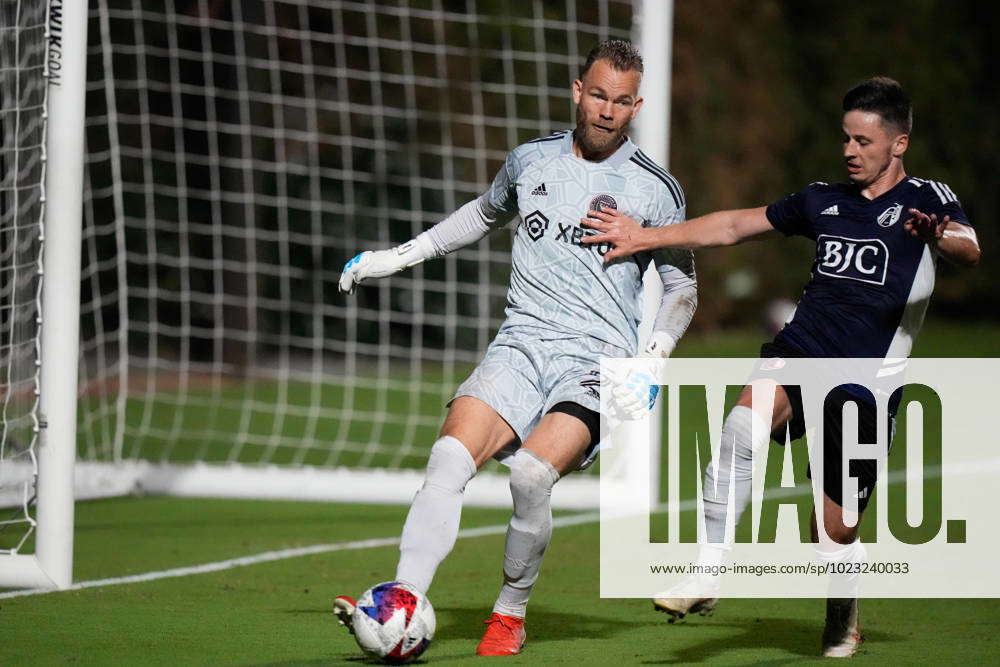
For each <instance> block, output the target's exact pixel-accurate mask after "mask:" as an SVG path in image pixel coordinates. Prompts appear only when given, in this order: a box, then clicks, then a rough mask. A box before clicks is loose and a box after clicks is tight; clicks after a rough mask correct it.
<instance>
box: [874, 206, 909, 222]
mask: <svg viewBox="0 0 1000 667" xmlns="http://www.w3.org/2000/svg"><path fill="white" fill-rule="evenodd" d="M902 212H903V205H902V204H900V203H898V202H897V203H896V204H893V205H892V206H890V207H889V208H887V209H885V210H884V211H882V214H881V215H880V216H879V217H878V224H879V226H880V227H892V226H893V225H894V224H896V223H897V222H898V221H899V216H900V214H901V213H902Z"/></svg>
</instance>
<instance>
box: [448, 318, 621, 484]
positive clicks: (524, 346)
mask: <svg viewBox="0 0 1000 667" xmlns="http://www.w3.org/2000/svg"><path fill="white" fill-rule="evenodd" d="M623 355H624V352H623V351H622V350H621V348H618V347H616V346H614V345H608V344H607V343H602V342H601V341H599V340H596V339H594V338H590V337H589V336H579V337H572V338H570V337H566V338H541V337H538V336H537V334H536V335H530V334H529V335H526V334H523V333H508V332H500V333H498V334H497V337H496V338H495V339H493V342H492V343H490V346H489V347H488V348H487V349H486V355H485V356H484V357H483V360H482V362H480V364H479V366H477V367H476V369H475V370H474V371H472V375H470V376H469V378H468V379H467V380H466V381H465V382H463V383H462V384H461V385H460V386H459V388H458V390H457V391H456V392H455V396H454V397H453V398H452V400H455V399H456V398H458V397H459V396H473V397H475V398H478V399H479V400H481V401H483V402H484V403H486V404H487V405H489V406H490V407H491V408H493V409H494V410H496V411H497V413H498V414H499V415H500V416H501V417H503V419H504V421H506V422H507V423H508V424H509V425H510V427H511V428H512V429H514V432H515V433H516V434H517V437H518V439H519V440H520V442H517V443H514V444H512V445H510V446H508V447H505V448H504V449H501V450H500V451H499V452H497V453H496V455H494V458H496V459H497V460H498V461H500V462H501V463H505V462H507V461H506V459H508V458H509V457H511V456H513V455H514V453H515V452H516V451H517V449H518V448H519V447H520V446H521V445H520V443H521V442H524V441H525V439H526V438H527V437H528V435H529V434H530V433H531V431H532V430H533V429H534V428H535V426H537V425H538V422H539V421H541V419H542V415H544V414H546V413H547V412H548V411H549V410H550V409H551V408H552V407H553V406H554V405H557V404H558V403H562V402H564V401H569V402H572V403H577V404H579V405H581V406H583V407H584V408H586V409H588V410H593V411H594V412H600V409H601V357H621V356H623ZM599 449H600V443H594V444H592V445H591V448H590V450H588V452H587V455H586V457H585V460H584V462H583V464H582V465H581V467H582V468H583V467H587V466H588V465H590V464H591V463H593V462H594V460H595V459H596V458H597V452H598V450H599Z"/></svg>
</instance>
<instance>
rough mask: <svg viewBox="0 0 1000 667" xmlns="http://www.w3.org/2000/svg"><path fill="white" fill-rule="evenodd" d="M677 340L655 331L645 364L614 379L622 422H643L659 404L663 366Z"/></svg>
mask: <svg viewBox="0 0 1000 667" xmlns="http://www.w3.org/2000/svg"><path fill="white" fill-rule="evenodd" d="M674 345H676V343H675V342H674V339H673V338H671V337H670V335H669V334H667V333H664V332H662V331H654V332H653V335H652V336H651V337H650V341H649V344H648V345H646V349H645V350H643V353H642V357H643V359H644V360H643V361H635V362H633V363H631V364H629V365H627V367H626V369H625V370H624V372H622V373H621V374H619V375H618V377H615V376H612V378H611V405H612V408H613V410H614V412H615V416H616V417H618V418H619V419H627V420H635V419H641V418H642V417H643V416H644V415H645V414H646V413H647V412H648V411H649V410H652V409H653V406H654V405H656V397H657V396H658V395H659V393H660V385H659V384H657V383H656V377H657V375H658V373H657V371H658V370H659V365H660V364H661V363H662V361H663V360H664V359H666V358H667V357H668V356H670V353H671V352H673V350H674Z"/></svg>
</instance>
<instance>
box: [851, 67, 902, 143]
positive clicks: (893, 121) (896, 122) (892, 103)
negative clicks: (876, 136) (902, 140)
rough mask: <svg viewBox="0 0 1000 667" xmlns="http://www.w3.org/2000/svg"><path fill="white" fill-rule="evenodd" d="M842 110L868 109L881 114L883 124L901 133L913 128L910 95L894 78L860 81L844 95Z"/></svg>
mask: <svg viewBox="0 0 1000 667" xmlns="http://www.w3.org/2000/svg"><path fill="white" fill-rule="evenodd" d="M844 111H845V112H847V111H869V112H872V113H877V114H878V115H880V116H882V122H883V124H887V125H891V126H893V127H894V128H896V129H897V130H899V131H900V132H901V133H903V134H909V133H910V131H911V130H912V129H913V105H912V104H911V103H910V96H909V95H907V94H906V92H905V91H904V90H903V87H902V86H901V85H899V82H898V81H896V80H895V79H890V78H889V77H887V76H876V77H874V78H871V79H868V80H867V81H862V82H861V83H859V84H858V85H856V86H854V87H853V88H851V89H850V90H849V91H847V94H846V95H844Z"/></svg>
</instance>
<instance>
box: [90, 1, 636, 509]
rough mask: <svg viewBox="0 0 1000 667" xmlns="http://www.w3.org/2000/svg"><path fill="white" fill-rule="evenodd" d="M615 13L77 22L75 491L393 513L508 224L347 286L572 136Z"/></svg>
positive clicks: (428, 5)
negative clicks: (541, 142) (512, 160)
mask: <svg viewBox="0 0 1000 667" xmlns="http://www.w3.org/2000/svg"><path fill="white" fill-rule="evenodd" d="M632 12H633V8H632V6H631V4H630V3H628V2H618V1H615V0H599V1H596V2H595V1H590V0H588V1H587V2H583V1H580V2H577V1H576V0H564V1H563V2H542V1H541V0H534V1H531V2H505V1H482V0H480V1H463V2H453V1H445V0H420V1H418V0H400V1H396V2H378V3H370V2H350V1H346V0H340V1H331V2H306V1H305V0H293V1H285V2H257V1H253V0H247V1H236V2H230V3H222V2H208V1H207V0H173V1H171V0H168V1H167V2H165V3H162V5H157V6H156V7H155V8H154V6H153V5H150V3H141V2H139V1H138V0H131V1H130V0H106V1H102V2H99V3H97V6H96V9H94V10H93V11H92V13H91V25H90V40H89V41H90V46H89V53H88V78H89V83H88V89H87V130H86V138H87V167H86V188H85V192H86V196H85V206H84V209H85V210H84V213H85V228H84V257H83V262H84V267H83V306H82V332H81V333H82V344H81V353H82V361H81V363H82V365H81V382H80V391H81V403H80V422H79V426H80V431H79V432H80V437H79V452H78V455H79V461H80V463H78V467H79V469H80V471H87V472H86V474H82V473H81V475H80V476H79V477H82V478H83V479H81V482H86V483H87V488H84V489H81V490H80V492H81V493H84V494H85V495H97V494H103V493H122V492H127V491H129V490H131V489H134V488H135V487H136V486H138V487H140V488H142V489H144V490H147V491H156V492H160V491H162V492H169V493H176V494H192V495H214V494H220V495H237V496H240V495H249V496H254V497H301V498H324V499H351V500H359V501H366V502H372V501H380V500H381V501H402V502H408V501H409V500H410V499H411V497H412V494H413V492H414V491H415V489H416V488H417V486H418V485H419V480H420V477H421V472H420V470H421V469H422V467H423V465H424V463H425V462H426V457H427V454H428V451H429V447H430V445H431V444H432V443H433V442H434V440H435V438H436V436H437V430H438V428H439V426H440V422H441V418H442V416H443V414H444V409H445V408H444V406H445V403H446V402H447V401H448V400H449V399H450V398H451V395H452V392H453V391H454V389H455V387H456V386H457V385H458V384H459V383H460V382H461V381H462V380H463V379H464V377H465V376H466V374H467V373H468V372H469V370H470V369H471V368H472V367H473V365H474V364H475V363H476V362H477V361H478V359H479V358H480V356H481V355H482V352H483V350H484V349H485V347H486V345H487V344H488V342H489V340H490V339H491V337H492V335H493V334H494V332H495V331H496V328H497V326H498V325H499V323H500V321H501V319H502V316H503V307H504V305H505V299H504V296H505V293H506V285H507V281H508V277H509V251H510V244H511V236H512V234H511V231H512V230H507V231H501V232H499V233H495V234H492V235H491V236H489V237H488V238H486V239H484V240H483V241H482V242H480V243H479V244H478V245H475V246H472V247H469V248H466V249H463V250H461V251H459V252H456V253H454V254H452V255H449V256H447V257H445V258H443V259H438V260H435V261H430V262H427V263H425V264H422V265H420V266H418V267H416V268H414V269H412V270H410V271H408V272H405V273H403V274H400V275H398V276H394V277H392V278H389V279H383V280H379V281H373V282H372V283H370V284H365V285H363V286H362V287H360V288H359V290H358V291H357V292H356V293H355V295H354V296H353V297H345V296H343V295H340V294H339V293H338V291H337V281H338V277H339V274H340V269H341V268H342V266H343V264H344V263H345V262H346V261H347V260H348V259H349V258H350V257H352V256H353V255H354V254H356V253H358V252H360V251H362V250H365V249H379V248H387V247H390V246H392V245H395V244H398V243H401V242H403V241H406V240H408V239H410V238H412V237H413V236H416V235H417V234H418V233H419V232H421V231H423V230H424V229H426V228H427V227H428V226H429V225H430V224H432V223H435V222H437V221H438V220H440V219H442V218H443V217H444V216H445V215H447V214H448V213H449V212H451V211H453V210H454V209H456V208H457V207H459V206H460V205H462V204H463V203H465V202H466V201H468V200H470V199H472V198H473V197H475V196H477V195H478V194H480V193H481V192H482V191H484V190H485V188H486V187H487V186H488V185H489V183H490V181H491V180H492V177H493V175H494V174H495V172H496V170H497V168H498V167H499V166H500V165H501V164H502V160H503V158H504V156H505V154H506V152H507V151H508V150H509V149H510V148H512V147H513V146H515V145H517V144H519V143H522V142H524V141H527V140H529V139H532V138H535V137H538V136H541V135H546V134H548V133H550V132H551V131H554V130H557V129H561V128H565V127H568V126H571V125H572V123H573V118H574V116H573V108H572V104H571V100H570V97H569V94H568V93H569V84H570V82H571V81H572V80H573V79H574V78H575V76H576V74H577V72H578V69H579V66H580V63H581V58H582V56H583V55H584V54H585V53H586V51H587V50H588V49H589V48H590V47H591V46H592V45H593V44H594V43H596V42H597V41H599V40H601V39H605V38H607V37H625V38H628V37H629V35H630V32H631V26H632ZM109 464H111V465H110V466H109ZM112 472H114V474H112ZM481 477H482V479H477V480H476V481H474V482H473V484H472V485H470V490H469V493H470V496H469V502H471V503H482V504H494V503H499V504H506V503H509V493H508V491H507V490H506V481H505V480H502V481H498V482H494V481H491V479H490V475H489V474H486V475H483V476H481ZM567 481H568V482H571V481H572V479H571V480H567ZM584 481H586V480H584ZM560 487H564V488H561V489H560V493H557V494H556V495H557V496H559V498H557V499H556V500H557V502H560V498H561V502H562V503H564V506H565V505H574V504H577V505H593V503H594V502H596V492H594V489H596V480H594V481H593V482H592V483H591V486H590V487H588V488H587V489H584V490H582V491H581V493H580V494H578V497H574V494H573V485H572V484H565V485H564V484H560ZM581 488H582V487H581Z"/></svg>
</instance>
